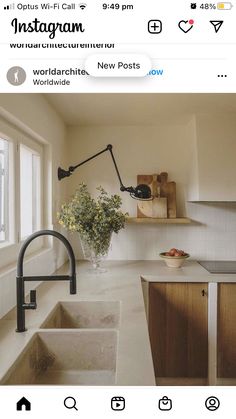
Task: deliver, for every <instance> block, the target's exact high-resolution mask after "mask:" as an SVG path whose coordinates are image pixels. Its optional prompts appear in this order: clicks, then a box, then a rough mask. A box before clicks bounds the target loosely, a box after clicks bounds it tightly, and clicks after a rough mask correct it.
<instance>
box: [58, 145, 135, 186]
mask: <svg viewBox="0 0 236 419" xmlns="http://www.w3.org/2000/svg"><path fill="white" fill-rule="evenodd" d="M106 151H109V152H110V155H111V158H112V161H113V164H114V166H115V170H116V174H117V176H118V179H119V182H120V190H121V191H126V190H127V188H126V187H125V186H124V184H123V182H122V179H121V176H120V172H119V169H118V167H117V163H116V159H115V156H114V154H113V151H112V144H108V145H107V146H106V148H104V149H103V150H102V151H99V153H96V154H94V155H93V156H91V157H89V158H88V159H86V160H84V161H82V162H80V163H78V164H76V165H75V166H70V167H69V168H68V170H64V169H61V167H59V168H58V179H59V180H61V179H63V178H64V177H68V176H70V175H71V174H72V173H73V172H74V170H76V169H77V168H78V167H80V166H82V165H83V164H85V163H87V162H89V161H90V160H93V159H95V158H96V157H98V156H100V154H103V153H105V152H106ZM128 189H129V188H128ZM132 189H133V188H132Z"/></svg>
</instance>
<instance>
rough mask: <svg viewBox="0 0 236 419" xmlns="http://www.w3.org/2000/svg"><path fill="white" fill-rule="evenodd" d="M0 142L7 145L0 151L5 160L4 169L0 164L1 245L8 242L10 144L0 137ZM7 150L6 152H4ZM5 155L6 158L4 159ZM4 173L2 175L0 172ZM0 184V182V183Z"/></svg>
mask: <svg viewBox="0 0 236 419" xmlns="http://www.w3.org/2000/svg"><path fill="white" fill-rule="evenodd" d="M0 139H1V140H3V141H5V142H6V143H7V147H6V145H5V147H4V151H2V150H0V154H2V155H3V159H4V158H5V165H4V169H2V167H1V163H0V177H2V176H4V180H3V183H4V194H5V198H4V207H3V219H4V220H5V223H4V224H2V223H1V217H0V231H2V227H3V226H4V229H3V231H4V233H5V239H4V240H1V239H0V243H1V244H3V243H5V242H8V240H9V159H10V144H8V140H6V139H5V138H3V137H0ZM6 149H7V150H6ZM6 154H7V158H6V157H5V156H6ZM2 171H4V174H2V173H1V172H2ZM0 182H1V181H0Z"/></svg>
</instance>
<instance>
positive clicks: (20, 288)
mask: <svg viewBox="0 0 236 419" xmlns="http://www.w3.org/2000/svg"><path fill="white" fill-rule="evenodd" d="M40 236H53V237H56V238H57V239H59V240H60V241H61V242H62V243H63V244H64V246H65V247H66V249H67V252H68V256H69V260H70V275H50V276H38V275H37V276H24V274H23V262H24V256H25V252H26V249H27V247H28V246H29V244H30V243H31V242H32V241H33V240H34V239H36V238H37V237H40ZM54 280H56V281H70V294H76V268H75V255H74V252H73V249H72V247H71V245H70V243H69V241H68V240H67V239H66V238H65V237H64V236H63V235H62V234H60V233H58V232H57V231H54V230H40V231H37V232H36V233H33V234H31V236H29V237H28V238H27V239H26V240H25V242H24V243H23V245H22V247H21V249H20V252H19V256H18V261H17V276H16V288H17V329H16V331H17V332H24V331H25V330H26V328H25V310H27V309H36V307H37V305H36V291H31V292H30V303H25V296H24V294H25V290H24V282H25V281H54Z"/></svg>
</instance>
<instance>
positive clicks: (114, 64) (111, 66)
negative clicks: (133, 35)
mask: <svg viewBox="0 0 236 419" xmlns="http://www.w3.org/2000/svg"><path fill="white" fill-rule="evenodd" d="M151 68H152V64H151V60H150V59H149V58H148V57H147V56H146V55H142V54H97V55H91V56H90V57H88V58H87V59H86V60H85V70H86V71H87V72H88V73H89V75H90V76H93V77H145V76H146V75H147V73H148V72H149V71H150V70H151Z"/></svg>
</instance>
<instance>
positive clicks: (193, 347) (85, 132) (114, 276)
mask: <svg viewBox="0 0 236 419" xmlns="http://www.w3.org/2000/svg"><path fill="white" fill-rule="evenodd" d="M235 323H236V94H205V93H204V94H179V93H178V94H177V93H176V94H139V93H138V94H127V93H120V94H112V93H110V94H93V93H91V94H87V93H84V94H62V93H57V94H22V93H18V94H0V384H1V385H77V386H156V385H157V386H159V385H160V386H217V385H221V386H222V385H223V386H233V385H236V328H235Z"/></svg>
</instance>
